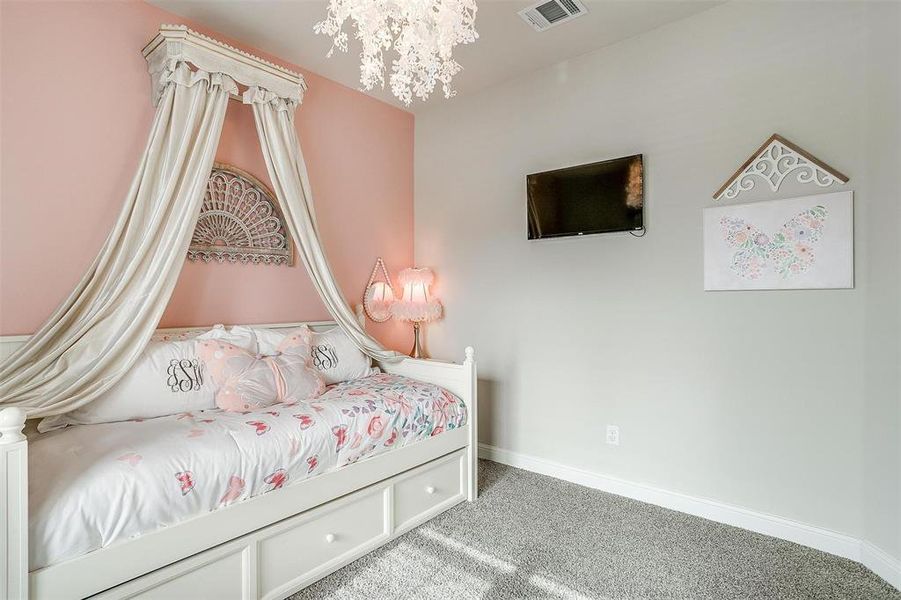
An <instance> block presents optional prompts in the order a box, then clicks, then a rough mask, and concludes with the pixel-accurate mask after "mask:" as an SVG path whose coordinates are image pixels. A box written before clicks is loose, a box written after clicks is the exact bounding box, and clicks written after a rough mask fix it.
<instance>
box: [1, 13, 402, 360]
mask: <svg viewBox="0 0 901 600" xmlns="http://www.w3.org/2000/svg"><path fill="white" fill-rule="evenodd" d="M160 23H186V24H188V25H190V26H191V27H194V28H195V29H198V30H200V31H202V32H203V33H207V34H210V35H213V36H215V37H217V38H218V39H221V40H223V41H226V42H228V43H231V44H233V45H235V46H238V47H241V48H242V49H244V50H247V51H250V52H254V53H256V54H260V55H262V56H264V57H265V58H267V59H269V60H273V61H274V62H278V63H280V64H283V65H284V66H286V67H288V68H290V69H293V70H299V71H301V72H303V74H304V77H306V80H307V84H308V86H309V89H308V90H307V93H306V95H305V98H304V102H303V105H302V106H301V107H300V109H299V110H298V112H297V115H296V122H297V129H298V133H299V136H300V140H301V146H302V149H303V152H304V156H305V158H306V161H307V167H308V170H309V174H310V180H311V185H312V188H313V194H314V198H315V204H316V214H317V218H318V220H319V227H320V231H321V234H322V237H323V243H324V245H325V250H326V253H327V255H328V257H329V259H330V261H331V264H332V268H333V270H334V272H335V275H336V277H337V279H338V282H339V284H340V286H341V288H342V290H343V291H344V294H345V296H346V297H347V299H348V300H349V301H350V302H351V303H353V304H356V303H358V302H359V299H360V297H361V296H362V293H363V288H364V286H365V285H366V282H367V281H368V278H369V274H370V271H371V269H372V266H373V264H374V263H375V259H376V257H378V256H382V257H383V258H384V259H385V262H386V263H387V265H388V267H389V268H390V269H391V270H392V275H394V274H396V273H397V272H398V271H399V270H400V269H402V268H404V267H407V266H410V265H412V262H413V115H412V114H410V113H407V112H405V111H403V110H400V109H397V108H395V107H392V106H390V105H388V104H385V103H383V102H380V101H378V100H375V99H373V98H371V97H369V96H366V95H365V94H362V93H360V92H358V91H356V90H353V89H350V88H347V87H345V86H343V85H340V84H338V83H335V82H333V81H330V80H328V79H325V78H323V77H320V76H319V75H316V74H314V73H310V72H308V71H306V70H304V69H302V68H301V67H298V66H297V65H293V64H290V63H285V62H284V61H281V60H278V59H276V58H275V57H272V56H270V55H266V54H265V53H261V52H259V51H258V50H255V49H254V48H251V47H247V46H246V45H242V44H240V43H238V42H237V41H236V40H232V39H229V38H226V37H224V36H222V35H220V34H217V33H216V32H214V31H210V30H207V29H205V28H203V27H202V26H199V25H198V24H197V23H192V22H190V21H186V20H185V19H182V18H180V17H177V16H176V15H173V14H171V13H168V12H166V11H163V10H160V9H158V8H156V7H153V6H149V5H147V4H143V3H138V2H128V3H99V2H58V3H57V2H54V3H43V2H34V3H33V2H7V1H3V2H0V334H3V335H8V334H21V333H31V332H33V331H34V330H35V329H37V328H38V327H39V326H40V325H41V323H43V321H44V320H45V319H46V318H47V317H48V316H49V315H50V314H51V313H52V312H53V310H54V309H55V308H56V307H57V305H58V304H59V303H60V302H62V301H63V300H64V299H65V297H66V296H67V295H68V293H69V292H70V290H71V289H72V288H73V287H74V285H75V284H76V283H77V282H78V280H79V279H80V278H81V276H82V274H83V273H84V271H85V269H86V268H87V267H88V266H89V265H90V262H91V260H92V259H93V257H94V256H95V255H96V253H97V251H98V250H99V249H100V246H101V245H102V243H103V241H104V239H105V237H106V235H107V233H108V231H109V229H110V227H111V226H112V223H113V221H114V220H115V217H116V215H117V213H118V211H119V207H120V205H121V202H122V198H123V196H124V194H125V193H126V191H127V189H128V186H129V183H130V182H131V178H132V176H133V174H134V170H135V167H136V166H137V161H138V159H139V157H140V153H141V151H142V150H143V147H144V144H145V142H146V138H147V132H148V128H149V124H150V121H151V119H152V116H153V107H152V106H151V103H150V81H149V76H148V75H147V68H146V63H145V61H144V59H143V58H142V56H141V48H143V47H144V45H145V44H146V43H147V42H148V41H149V40H150V39H151V38H152V37H153V36H154V35H155V34H156V31H157V30H158V28H159V25H160ZM311 35H312V34H311ZM217 160H218V161H221V162H226V163H230V164H233V165H235V166H237V167H239V168H241V169H243V170H245V171H249V172H250V173H252V174H253V175H255V176H256V177H257V178H259V179H260V180H262V181H264V182H266V183H267V185H268V183H269V178H268V175H267V174H266V167H265V164H264V162H263V158H262V155H261V154H260V149H259V144H258V141H257V135H256V131H255V129H254V125H253V116H252V114H251V111H250V108H249V107H246V106H243V105H241V104H240V103H238V102H230V103H229V108H228V116H227V118H226V122H225V128H224V131H223V134H222V140H221V142H220V145H219V150H218V153H217ZM328 318H329V315H328V313H327V312H326V310H325V307H324V306H323V305H322V303H321V302H320V300H319V298H318V295H317V294H316V292H315V290H314V289H313V286H312V283H311V281H310V278H309V276H308V275H307V273H306V269H305V268H304V267H303V265H302V264H300V263H299V261H297V264H296V265H295V266H294V267H290V268H289V267H273V266H255V265H232V264H194V263H191V262H188V261H186V262H185V268H184V270H183V271H182V274H181V277H180V279H179V282H178V285H177V287H176V289H175V292H174V294H173V296H172V300H171V301H170V303H169V306H168V308H167V310H166V312H165V314H164V316H163V319H162V322H161V323H160V325H161V326H163V327H176V326H189V325H206V324H212V323H218V322H223V323H265V322H280V321H300V320H319V319H328ZM368 327H369V329H370V331H372V332H373V333H374V334H375V335H376V337H378V338H379V339H380V340H381V341H382V342H383V343H385V344H386V345H388V346H390V347H392V348H396V349H400V350H408V345H409V344H410V343H411V337H410V333H409V329H408V327H407V326H405V325H403V324H401V323H397V322H394V321H391V322H389V323H385V324H371V323H370V324H369V325H368Z"/></svg>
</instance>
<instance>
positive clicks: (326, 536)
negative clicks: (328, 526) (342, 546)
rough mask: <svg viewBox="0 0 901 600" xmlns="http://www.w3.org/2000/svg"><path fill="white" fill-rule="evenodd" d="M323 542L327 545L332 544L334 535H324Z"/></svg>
mask: <svg viewBox="0 0 901 600" xmlns="http://www.w3.org/2000/svg"><path fill="white" fill-rule="evenodd" d="M325 541H326V542H327V543H329V544H331V543H332V542H334V541H335V534H334V533H327V534H326V535H325Z"/></svg>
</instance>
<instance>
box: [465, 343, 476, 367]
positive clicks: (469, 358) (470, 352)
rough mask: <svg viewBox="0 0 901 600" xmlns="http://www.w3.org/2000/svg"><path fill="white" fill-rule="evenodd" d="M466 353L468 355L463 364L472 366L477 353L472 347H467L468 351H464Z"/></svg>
mask: <svg viewBox="0 0 901 600" xmlns="http://www.w3.org/2000/svg"><path fill="white" fill-rule="evenodd" d="M464 352H465V354H466V359H465V360H464V361H463V364H464V365H468V364H472V361H473V359H474V358H475V354H476V351H475V350H473V348H472V346H466V350H464Z"/></svg>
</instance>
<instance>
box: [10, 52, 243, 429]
mask: <svg viewBox="0 0 901 600" xmlns="http://www.w3.org/2000/svg"><path fill="white" fill-rule="evenodd" d="M163 77H165V79H166V81H165V87H164V91H163V94H162V97H161V98H160V101H159V104H158V106H157V111H156V116H155V117H154V120H153V125H152V127H151V131H150V137H149V140H148V143H147V146H146V148H145V150H144V155H143V157H142V159H141V163H140V165H139V167H138V171H137V174H136V175H135V178H134V180H133V182H132V185H131V188H130V189H129V191H128V195H127V196H126V198H125V203H124V206H123V208H122V211H121V212H120V214H119V217H118V219H117V221H116V224H115V225H114V227H113V230H112V232H111V233H110V235H109V237H108V238H107V240H106V242H105V243H104V245H103V247H102V249H101V250H100V253H99V255H98V256H97V258H96V259H95V260H94V263H93V264H92V265H91V267H90V268H89V269H88V271H87V273H86V274H85V276H84V277H83V278H82V280H81V282H80V283H79V284H78V286H77V287H76V288H75V290H74V291H73V292H72V294H71V295H70V296H69V297H68V298H67V299H66V300H65V302H63V304H62V305H61V306H60V307H59V308H58V309H57V310H56V312H55V313H54V314H53V315H52V316H51V317H50V318H49V319H48V320H47V322H46V323H45V324H44V325H43V326H42V327H41V329H40V330H39V331H38V332H37V333H35V334H34V335H33V336H31V338H30V339H29V340H28V342H26V343H25V345H24V346H22V347H21V348H20V349H19V350H18V351H17V352H16V353H15V354H13V356H11V357H10V358H9V360H7V361H6V362H5V363H4V364H3V365H2V366H0V406H18V407H21V408H23V409H24V410H25V412H26V413H27V414H28V416H29V417H45V416H50V415H55V414H60V413H64V412H68V411H70V410H74V409H75V408H78V407H80V406H83V405H84V404H87V403H88V402H90V401H91V400H93V399H94V398H96V397H97V396H98V395H100V394H101V393H103V392H104V391H106V390H107V389H108V388H109V387H111V386H112V385H113V384H114V383H116V382H117V381H118V380H119V379H120V378H121V377H122V375H124V374H125V373H126V372H127V370H128V369H129V368H130V367H131V366H132V365H133V364H134V362H135V361H136V360H137V358H138V356H139V355H140V353H141V352H142V351H143V349H144V347H145V346H146V344H147V342H148V341H149V340H150V336H151V335H152V333H153V331H154V329H156V327H157V324H158V323H159V320H160V318H161V317H162V313H163V310H164V309H165V308H166V305H167V303H168V301H169V297H170V296H171V294H172V290H173V288H174V287H175V282H176V280H177V279H178V275H179V273H180V272H181V266H182V263H183V261H184V260H185V255H186V254H187V250H188V246H189V244H190V241H191V235H192V233H193V231H194V225H195V223H196V221H197V216H198V214H199V212H200V206H201V201H202V199H203V194H204V191H205V189H206V185H207V180H208V179H209V176H210V171H211V169H212V166H213V159H214V158H215V155H216V147H217V146H218V143H219V136H220V133H221V131H222V124H223V122H224V120H225V110H226V106H227V104H228V98H229V94H230V93H237V91H238V90H237V86H236V85H235V83H234V81H233V80H232V79H231V78H230V77H228V76H227V75H223V74H218V73H212V74H211V73H206V72H203V71H193V72H192V71H191V70H190V69H189V68H188V66H187V65H186V64H185V63H183V62H178V63H174V62H173V64H172V65H171V66H170V68H169V69H168V70H167V71H166V73H165V74H164V75H163ZM98 125H101V126H102V124H98Z"/></svg>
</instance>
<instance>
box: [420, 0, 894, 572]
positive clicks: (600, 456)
mask: <svg viewBox="0 0 901 600" xmlns="http://www.w3.org/2000/svg"><path fill="white" fill-rule="evenodd" d="M899 21H901V16H899V5H898V4H896V3H884V4H864V3H816V4H802V3H788V2H786V3H781V4H775V3H730V4H726V5H723V6H720V7H717V8H715V9H712V10H710V11H707V12H704V13H701V14H699V15H696V16H694V17H691V18H689V19H687V20H684V21H680V22H676V23H673V24H670V25H668V26H666V27H663V28H660V29H657V30H655V31H652V32H649V33H647V34H644V35H641V36H638V37H636V38H632V39H630V40H627V41H625V42H622V43H619V44H617V45H614V46H610V47H608V48H605V49H603V50H600V51H598V52H595V53H592V54H589V55H585V56H582V57H579V58H576V59H573V60H570V61H567V62H564V63H561V64H558V65H556V66H554V67H552V68H549V69H545V70H542V71H538V72H536V73H534V74H532V75H530V76H528V77H523V78H519V79H516V80H513V81H508V82H502V83H499V84H497V85H496V86H494V87H492V88H490V89H488V90H486V91H483V92H481V93H478V94H475V95H472V96H462V97H460V98H458V99H455V100H454V101H453V102H449V103H442V104H441V105H437V106H434V107H431V108H427V109H425V110H424V111H423V112H421V113H418V114H417V119H416V149H415V152H416V201H415V221H416V238H415V253H416V261H417V263H418V264H420V265H429V266H433V267H434V268H435V269H436V271H437V276H438V282H437V285H436V291H437V293H438V294H439V296H440V297H441V298H442V300H443V301H444V302H445V307H446V317H445V319H444V320H443V321H441V322H438V323H436V324H433V325H430V326H429V328H428V330H427V338H428V347H429V349H430V351H431V352H432V354H433V355H435V356H438V357H457V358H459V354H460V351H461V349H462V348H463V346H465V345H468V344H472V345H473V346H475V348H476V357H477V360H478V362H479V372H480V376H481V379H482V381H481V383H480V390H479V391H480V394H481V396H480V401H481V404H480V406H481V409H482V411H483V412H482V413H481V414H482V421H481V423H480V433H479V435H480V440H481V441H482V442H483V443H488V444H492V445H494V446H498V447H500V448H504V449H507V450H511V451H514V452H521V453H525V454H529V455H532V456H537V457H541V458H544V459H548V460H553V461H556V462H559V463H563V464H566V465H569V466H573V467H579V468H582V469H587V470H590V471H595V472H599V473H603V474H607V475H612V476H616V477H621V478H623V479H626V480H630V481H633V482H640V483H647V484H651V485H654V486H657V487H661V488H665V489H668V490H672V491H678V492H683V493H687V494H691V495H695V496H701V497H706V498H711V499H715V500H718V501H722V502H727V503H731V504H735V505H739V506H744V507H747V508H750V509H753V510H757V511H763V512H766V513H770V514H774V515H779V516H782V517H786V518H790V519H795V520H798V521H802V522H806V523H810V524H813V525H816V526H820V527H826V528H829V529H832V530H835V531H838V532H842V533H846V534H850V535H853V536H855V537H862V538H867V539H869V540H871V541H872V542H874V543H875V544H876V545H878V546H879V547H881V548H882V549H884V550H885V551H887V552H890V553H891V554H893V555H894V556H896V557H901V543H899V541H901V523H899V514H898V513H899V506H901V497H899V490H898V485H899V483H898V482H899V478H901V451H899V445H898V435H899V434H898V432H899V425H901V417H899V400H901V392H899V383H898V368H899V365H901V361H899V348H898V343H899V316H901V308H899V305H901V296H899V275H901V267H899V259H901V253H899V244H898V236H899V234H901V217H899V208H898V207H899V198H898V190H899V181H898V177H899V176H898V172H899V169H901V160H899V120H898V106H897V104H898V85H899V63H898V41H897V39H898V36H899V32H901V27H899ZM774 132H778V133H781V134H782V135H784V136H786V137H787V138H788V139H790V140H792V141H795V142H796V143H798V144H800V145H801V146H802V147H804V148H806V149H808V150H809V151H810V152H812V153H814V154H815V155H817V156H818V157H820V158H821V159H823V160H824V161H826V162H827V163H829V164H832V165H834V166H835V167H836V168H838V169H839V170H841V171H843V172H845V173H846V174H848V175H849V176H850V177H851V181H850V183H849V184H848V185H847V186H845V187H844V188H835V187H833V188H830V189H829V190H828V191H837V190H838V189H853V190H854V192H855V219H856V222H855V230H856V241H855V262H856V289H854V290H833V291H819V290H817V291H810V290H802V291H776V292H772V291H771V292H716V293H711V292H708V293H705V292H703V291H702V286H703V264H702V239H701V209H702V208H704V207H707V206H713V205H714V202H713V201H712V199H711V194H712V193H713V192H714V191H715V190H716V189H717V188H718V187H719V185H720V184H721V183H722V182H723V181H724V180H725V179H726V177H728V176H729V175H730V174H731V173H732V172H733V171H734V169H735V168H736V167H737V166H738V165H739V164H741V163H742V162H743V161H744V160H745V158H747V157H748V155H749V154H750V153H751V152H752V151H753V150H754V149H755V148H756V147H757V145H758V144H760V143H761V142H762V141H763V140H764V139H766V138H767V137H768V136H769V135H770V134H772V133H774ZM634 153H643V154H644V159H645V194H646V195H645V202H646V204H645V215H646V223H647V226H648V234H647V236H646V237H644V238H642V239H637V238H634V237H632V236H630V235H628V234H611V235H601V236H592V237H585V238H579V239H576V238H570V239H564V240H556V241H541V242H529V241H527V240H526V230H525V228H526V212H525V179H524V176H525V174H526V173H530V172H535V171H541V170H546V169H551V168H555V167H561V166H568V165H574V164H579V163H585V162H591V161H596V160H601V159H605V158H614V157H618V156H624V155H628V154H634ZM822 191H824V190H822V189H820V188H816V187H814V188H813V189H808V188H797V187H789V188H786V189H784V190H781V191H780V192H779V193H778V194H776V195H772V194H769V193H766V191H764V190H761V189H760V188H758V189H757V190H755V191H754V192H753V193H751V194H748V195H745V196H744V197H741V198H739V200H738V201H740V202H746V201H753V200H760V199H769V198H779V197H790V196H792V195H798V194H799V193H819V192H822ZM607 424H617V425H619V426H620V428H621V437H622V441H621V445H620V446H619V447H611V446H607V445H605V444H604V441H603V437H604V429H605V426H606V425H607Z"/></svg>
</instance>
